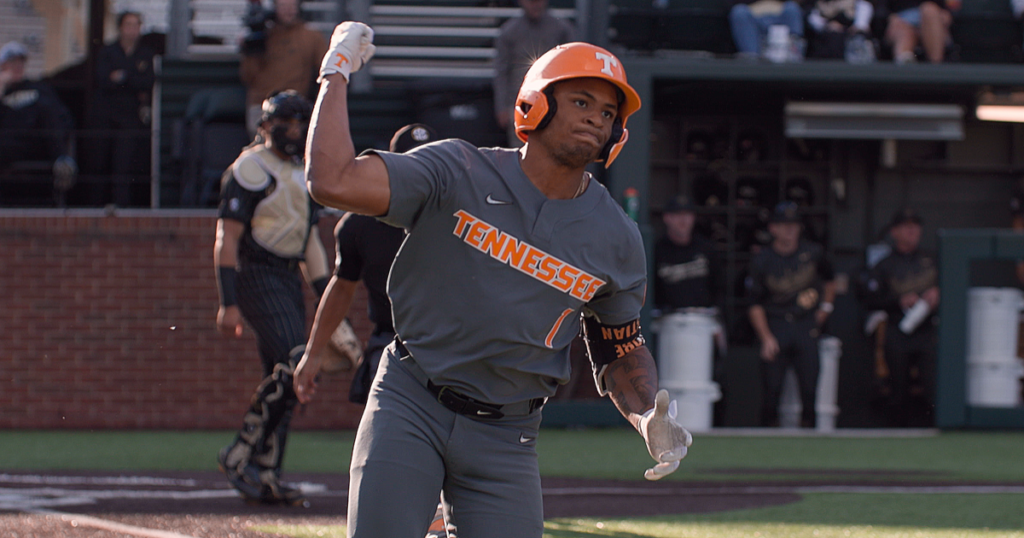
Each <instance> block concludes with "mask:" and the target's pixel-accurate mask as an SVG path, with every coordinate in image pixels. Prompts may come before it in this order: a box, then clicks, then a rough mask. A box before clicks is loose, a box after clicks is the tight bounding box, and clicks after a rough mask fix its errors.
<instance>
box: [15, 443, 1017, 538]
mask: <svg viewBox="0 0 1024 538" xmlns="http://www.w3.org/2000/svg"><path fill="white" fill-rule="evenodd" d="M232 435H233V433H231V432H193V431H188V432H49V431H40V432H34V431H13V432H11V431H9V432H3V433H0V470H8V471H9V470H55V469H78V470H126V471H141V470H213V469H214V468H215V467H216V464H215V461H214V459H215V458H214V455H215V454H216V453H217V450H218V449H219V448H220V447H221V446H223V445H224V444H226V443H227V442H228V441H230V440H231V437H232ZM352 440H353V433H352V432H336V433H328V432H295V433H293V434H291V435H290V436H289V449H288V456H287V462H286V469H287V470H289V471H296V472H298V471H305V472H327V473H345V472H346V471H347V467H348V459H349V454H350V451H351V448H352ZM596 447H599V448H596ZM538 452H539V454H540V463H541V472H542V474H543V475H545V476H563V477H581V478H607V479H622V480H643V478H642V475H643V471H644V469H646V468H647V466H648V465H649V463H650V457H649V456H648V455H647V453H646V449H645V448H644V445H643V441H641V440H640V437H639V436H638V435H637V434H636V433H635V432H632V431H631V430H627V429H592V430H583V431H565V430H544V431H543V432H542V434H541V437H540V439H539V441H538ZM854 471H863V472H871V473H870V474H865V475H857V476H856V477H857V478H858V479H877V480H880V481H882V480H903V479H911V480H917V481H995V482H1006V483H1016V484H1018V485H1020V484H1024V433H1021V432H949V433H942V434H939V435H935V436H923V437H880V438H866V437H856V438H848V437H745V436H742V437H730V436H716V435H698V436H697V437H696V438H695V440H694V445H693V447H691V451H690V454H689V456H688V457H687V458H686V460H684V462H683V465H682V467H681V468H680V470H679V471H678V472H676V473H675V474H674V475H671V476H670V477H668V478H667V480H683V481H738V480H742V481H744V482H750V481H759V480H772V481H778V480H812V481H822V482H826V481H831V480H836V479H843V478H846V479H849V478H850V476H851V475H850V473H852V472H854ZM265 530H267V531H273V532H278V533H282V534H286V535H289V536H295V537H305V536H310V537H312V536H318V537H341V536H344V529H343V528H339V527H330V528H317V527H302V528H297V527H287V528H286V527H275V528H273V529H269V528H268V529H265ZM545 536H550V537H552V538H583V537H598V536H600V537H614V538H641V537H644V538H662V537H665V538H669V537H672V538H676V537H710V538H727V537H728V538H731V537H736V536H750V537H756V538H769V537H796V538H801V537H808V538H812V537H813V538H819V537H848V536H854V537H866V538H898V537H899V538H903V537H918V536H920V537H938V538H947V537H949V538H952V537H985V538H987V537H1014V538H1024V494H1008V493H999V494H949V493H937V494H918V493H914V494H896V493H811V494H805V495H803V499H802V500H801V501H799V502H796V503H791V504H788V505H783V506H776V507H770V508H763V509H755V510H737V511H730V512H720V513H712V514H689V515H680V516H671V517H658V518H640V519H626V520H597V519H577V518H572V519H553V520H550V521H548V522H547V532H546V533H545Z"/></svg>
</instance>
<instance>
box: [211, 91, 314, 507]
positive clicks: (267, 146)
mask: <svg viewBox="0 0 1024 538" xmlns="http://www.w3.org/2000/svg"><path fill="white" fill-rule="evenodd" d="M312 112H313V106H312V104H311V103H310V102H309V100H307V99H306V98H305V97H302V96H301V95H299V94H298V93H297V92H295V91H293V90H288V91H284V92H280V93H277V94H275V95H273V96H271V97H270V98H268V99H267V100H266V101H264V103H263V118H262V120H261V122H260V126H259V134H260V136H259V137H258V138H257V139H256V142H254V143H253V144H251V145H250V146H249V147H247V148H245V149H244V150H242V153H241V155H239V156H238V159H236V160H235V162H234V163H233V164H232V165H231V167H230V168H228V170H227V171H225V173H224V177H223V178H222V180H221V204H220V211H219V219H218V220H217V241H216V245H215V246H214V264H215V265H216V269H217V283H218V286H219V291H220V308H219V309H218V310H217V329H218V330H219V331H220V332H221V333H223V334H224V335H226V336H233V337H239V336H241V334H242V318H243V317H244V318H245V321H246V322H248V324H249V326H250V327H252V330H253V331H254V332H255V333H256V340H257V343H258V346H259V354H260V360H261V361H262V362H263V375H264V379H263V382H262V383H260V385H259V387H258V388H257V389H256V393H255V394H254V395H253V397H252V401H251V403H250V407H249V410H248V411H247V412H246V413H245V416H244V418H243V426H242V429H241V431H239V433H238V436H237V437H236V438H235V440H234V442H232V443H231V444H230V445H228V446H226V447H224V449H223V450H221V452H220V454H219V456H218V458H217V461H218V463H219V464H220V468H221V470H222V471H223V472H224V473H225V474H226V475H227V477H228V481H230V482H231V484H232V485H233V486H234V487H235V488H236V489H237V490H238V491H239V492H240V493H241V494H242V496H243V497H244V498H245V499H246V500H247V501H252V502H263V503H270V504H289V505H302V504H305V503H306V501H305V498H304V497H303V495H302V492H301V491H299V490H297V489H293V488H289V487H286V486H283V485H282V484H281V481H280V475H281V460H282V458H283V456H284V448H285V439H286V436H287V431H288V424H289V422H290V420H291V414H292V408H294V406H295V404H296V403H297V402H298V400H297V398H296V396H295V393H294V391H293V390H292V372H293V371H294V368H295V365H296V364H297V363H298V361H299V359H300V358H301V357H302V353H303V350H304V348H305V343H306V307H305V301H304V298H303V292H302V276H301V275H300V270H301V272H302V273H304V274H305V279H306V281H307V282H309V283H310V285H311V286H312V287H313V289H314V290H315V291H316V294H317V297H320V296H322V295H323V291H324V289H325V288H326V286H327V282H328V278H329V276H330V275H329V273H328V266H327V256H326V252H325V251H324V247H323V244H321V242H320V235H319V232H318V231H317V218H318V210H319V206H318V205H317V204H316V203H315V202H313V201H312V199H311V198H310V197H309V193H308V191H307V190H306V177H305V173H304V170H303V164H302V158H303V153H304V150H305V142H306V132H307V130H308V127H309V118H310V116H311V115H312Z"/></svg>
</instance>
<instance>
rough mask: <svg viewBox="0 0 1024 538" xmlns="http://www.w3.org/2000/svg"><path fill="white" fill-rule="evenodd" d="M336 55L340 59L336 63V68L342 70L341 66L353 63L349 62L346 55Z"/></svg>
mask: <svg viewBox="0 0 1024 538" xmlns="http://www.w3.org/2000/svg"><path fill="white" fill-rule="evenodd" d="M334 54H335V55H336V56H337V57H338V61H337V62H335V63H334V66H335V67H338V68H340V67H341V64H345V63H352V62H350V61H348V58H346V57H345V55H344V54H342V53H340V52H335V53H334Z"/></svg>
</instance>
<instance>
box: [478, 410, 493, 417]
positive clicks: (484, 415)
mask: <svg viewBox="0 0 1024 538" xmlns="http://www.w3.org/2000/svg"><path fill="white" fill-rule="evenodd" d="M476 414H477V415H480V416H482V417H489V416H491V415H493V414H494V413H492V412H490V411H484V410H482V409H477V411H476Z"/></svg>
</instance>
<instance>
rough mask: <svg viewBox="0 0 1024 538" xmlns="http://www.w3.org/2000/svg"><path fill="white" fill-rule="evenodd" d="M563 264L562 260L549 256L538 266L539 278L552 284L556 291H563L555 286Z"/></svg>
mask: <svg viewBox="0 0 1024 538" xmlns="http://www.w3.org/2000/svg"><path fill="white" fill-rule="evenodd" d="M561 264H562V260H559V259H558V258H556V257H554V256H547V257H545V258H544V259H543V260H541V261H540V263H538V264H537V274H536V276H537V278H539V279H541V280H543V281H544V282H547V283H548V284H551V285H552V286H554V287H555V289H559V290H560V289H561V288H559V287H558V285H557V284H555V276H557V274H558V267H559V265H561Z"/></svg>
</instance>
